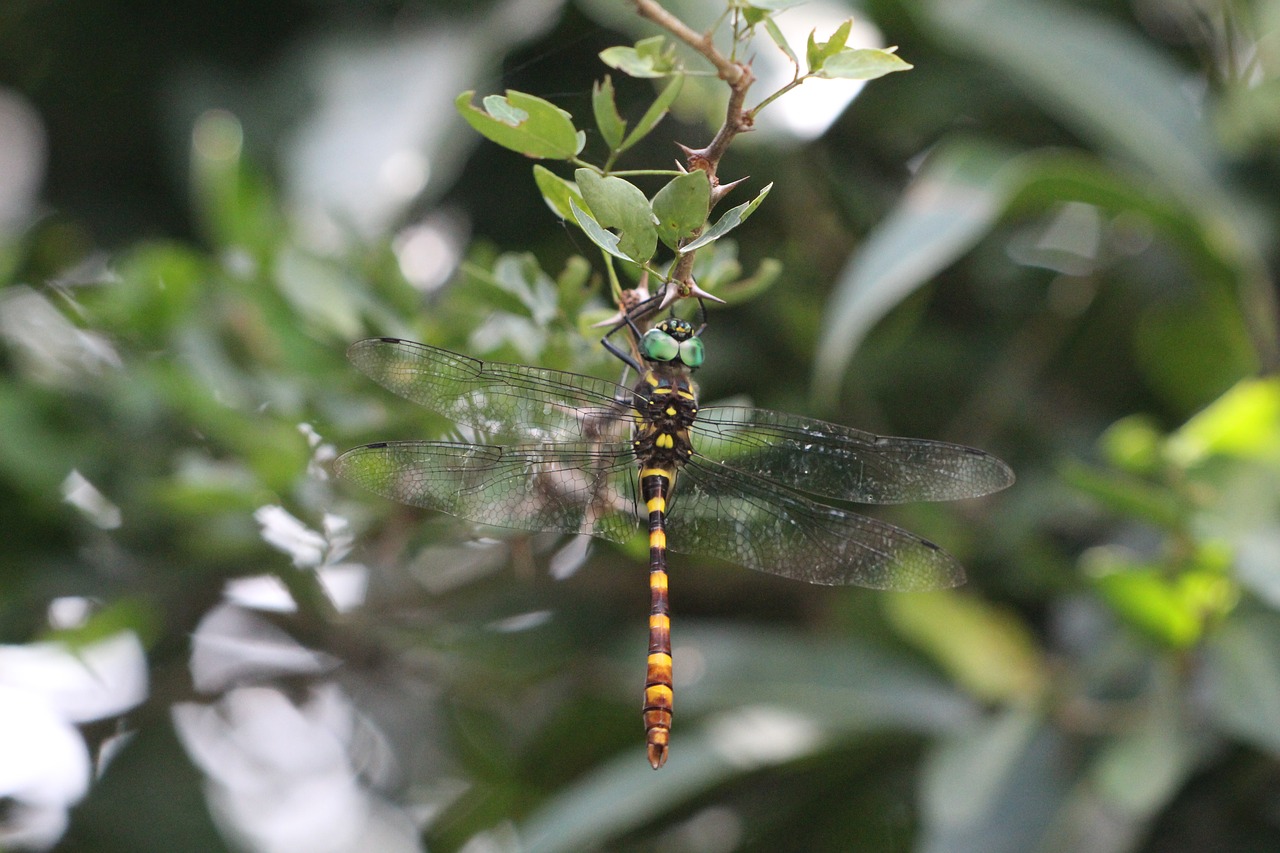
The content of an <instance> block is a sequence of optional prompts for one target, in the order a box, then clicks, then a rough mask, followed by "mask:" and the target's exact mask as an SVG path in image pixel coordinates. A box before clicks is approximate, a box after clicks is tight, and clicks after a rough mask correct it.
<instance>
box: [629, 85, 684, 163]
mask: <svg viewBox="0 0 1280 853" xmlns="http://www.w3.org/2000/svg"><path fill="white" fill-rule="evenodd" d="M683 85H684V78H683V77H677V78H675V79H674V80H672V81H671V82H670V83H668V84H667V85H666V88H664V89H663V90H662V91H661V92H659V93H658V97H657V98H655V99H654V101H653V103H652V104H650V105H649V109H647V110H645V113H644V115H642V116H641V117H640V121H638V122H636V126H635V128H634V129H633V130H632V131H631V134H630V135H629V136H627V138H626V140H624V141H623V143H622V145H621V147H619V148H618V151H619V152H622V151H626V150H627V149H628V148H630V147H631V146H632V145H635V144H636V143H637V142H639V141H640V140H641V139H644V138H645V137H646V136H648V135H649V131H651V130H653V129H654V128H655V127H656V126H657V125H658V122H660V121H662V118H663V116H665V115H666V114H667V110H668V109H670V107H671V103H672V102H673V101H674V100H675V99H676V95H679V94H680V87H681V86H683Z"/></svg>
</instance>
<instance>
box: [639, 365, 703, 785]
mask: <svg viewBox="0 0 1280 853" xmlns="http://www.w3.org/2000/svg"><path fill="white" fill-rule="evenodd" d="M635 407H636V413H637V414H636V434H635V439H634V441H633V443H632V447H633V448H634V450H635V453H636V460H637V461H638V462H639V464H640V494H641V497H642V498H643V500H644V503H645V508H646V510H647V511H648V514H649V597H650V605H649V662H648V673H647V677H646V679H645V687H644V727H645V736H646V739H647V742H648V751H649V763H650V764H651V765H652V766H653V768H654V769H655V770H656V769H658V768H659V767H661V766H662V765H663V763H664V762H665V761H666V760H667V745H668V742H669V740H670V736H671V715H672V696H673V694H672V686H671V609H670V604H669V600H668V598H667V534H666V517H667V502H668V499H669V498H670V496H671V492H672V490H673V489H674V488H675V482H676V472H677V471H678V470H679V468H680V466H681V465H683V464H684V463H685V462H687V461H688V459H689V456H690V454H691V453H692V446H691V445H690V443H689V427H690V426H691V425H692V424H693V421H694V418H695V417H696V416H697V413H698V401H697V397H696V395H695V393H694V389H693V386H692V384H691V383H690V382H689V376H688V371H687V370H686V369H683V368H681V367H680V366H678V365H661V366H659V367H657V368H655V369H653V370H650V371H649V372H647V373H646V374H645V375H644V377H643V378H642V379H641V381H640V383H639V384H638V385H637V386H636V391H635Z"/></svg>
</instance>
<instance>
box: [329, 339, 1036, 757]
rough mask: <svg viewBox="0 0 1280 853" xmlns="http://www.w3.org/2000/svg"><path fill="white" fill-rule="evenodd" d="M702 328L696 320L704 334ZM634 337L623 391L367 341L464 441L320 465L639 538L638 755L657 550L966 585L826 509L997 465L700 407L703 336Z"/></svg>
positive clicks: (377, 377)
mask: <svg viewBox="0 0 1280 853" xmlns="http://www.w3.org/2000/svg"><path fill="white" fill-rule="evenodd" d="M704 325H705V324H704ZM632 328H633V330H634V331H635V332H636V339H635V341H634V342H633V344H634V348H635V351H636V352H637V353H638V357H636V356H635V355H632V354H631V353H629V352H624V351H622V350H621V349H620V348H619V347H617V346H614V345H611V344H610V342H609V341H608V338H607V337H606V340H605V344H606V346H607V347H608V348H609V349H610V351H612V352H613V353H614V354H615V355H618V356H619V357H620V358H622V359H623V361H625V362H627V363H628V365H629V366H630V367H632V368H634V369H635V370H636V372H637V375H638V377H639V379H638V380H637V381H636V383H635V385H634V386H633V387H627V386H625V385H620V384H617V383H614V382H610V381H608V380H606V379H598V378H595V377H591V376H584V375H579V374H575V373H570V372H565V371H560V370H550V369H546V368H541V367H531V366H525V365H519V364H504V363H495V362H484V361H481V360H479V359H476V358H471V357H469V356H466V355H461V354H459V353H455V352H452V351H450V350H446V349H441V348H439V347H434V346H429V345H427V344H422V343H415V342H413V341H407V340H401V339H398V338H371V339H368V340H363V341H359V342H357V343H355V344H354V345H352V346H351V348H350V350H349V351H348V353H347V354H348V357H349V359H350V360H351V362H352V363H353V364H354V365H355V366H356V367H357V368H358V369H359V370H360V371H361V372H363V373H364V374H366V375H367V376H369V377H370V378H371V379H373V380H374V381H375V382H377V383H379V384H380V385H382V386H384V387H385V388H387V389H388V390H390V391H392V392H393V393H395V394H398V395H400V396H401V397H404V398H406V399H408V400H410V401H412V402H414V403H417V404H419V405H421V406H423V407H424V408H426V409H429V410H431V411H433V412H436V413H437V414H439V415H442V416H444V417H446V418H448V419H450V420H452V421H454V422H455V423H456V424H458V425H460V426H461V427H465V428H466V429H467V430H468V433H467V434H466V435H465V436H463V437H466V438H472V439H474V440H469V441H388V442H378V443H375V444H367V445H364V446H362V447H357V448H355V449H353V450H349V451H347V452H346V453H344V454H342V455H341V456H339V457H338V458H337V460H335V462H334V469H335V472H336V473H337V474H338V475H339V476H340V477H342V478H343V479H345V480H348V481H350V482H352V483H355V484H357V485H359V486H361V487H363V488H365V489H368V490H369V491H372V492H374V493H376V494H378V495H381V496H383V497H385V498H389V499H391V500H393V501H398V502H400V503H405V504H409V505H413V506H418V507H426V508H428V509H432V510H439V511H442V512H445V513H448V514H450V515H453V516H457V517H459V518H462V519H465V520H469V521H471V522H475V523H479V524H483V525H490V526H495V527H505V528H514V529H518V530H526V531H547V532H555V533H562V534H587V535H590V536H594V537H597V538H599V539H603V540H607V541H611V542H617V543H625V542H628V541H630V540H631V539H632V538H633V537H637V536H640V535H642V534H643V533H644V532H646V531H647V534H648V542H649V589H650V614H649V655H648V660H647V677H646V682H645V690H644V705H643V719H644V726H645V732H646V744H647V757H648V760H649V763H650V765H651V766H652V767H653V768H654V769H655V770H656V769H658V768H660V767H662V766H663V764H664V763H665V762H666V760H667V756H668V752H669V744H670V733H671V723H672V719H673V716H672V715H673V710H672V709H673V701H672V700H673V695H674V694H673V688H672V659H671V633H670V629H671V619H670V606H669V598H668V562H667V552H668V550H670V551H674V552H677V553H684V554H691V555H699V556H706V557H713V558H718V559H721V560H726V561H729V562H732V563H737V564H739V565H741V566H745V567H747V568H750V569H755V570H758V571H762V572H767V573H770V574H773V575H778V576H781V577H785V578H792V579H795V580H800V581H806V582H809V583H814V584H824V585H856V586H861V587H868V588H871V589H883V590H924V589H933V588H940V587H951V586H956V585H958V584H960V583H962V582H963V581H964V570H963V569H962V568H961V566H960V564H959V563H958V562H957V561H956V560H955V558H954V557H952V556H951V555H950V554H948V553H947V552H946V551H944V550H942V548H940V547H939V546H937V545H935V544H934V543H933V542H930V541H929V540H928V539H925V538H923V537H920V536H917V535H916V534H914V533H910V532H908V531H906V530H903V529H902V528H900V527H896V526H894V525H892V524H889V523H887V522H884V521H880V520H878V519H874V518H871V517H868V516H865V515H862V514H859V513H857V512H854V511H851V510H849V509H845V508H842V507H839V506H833V505H831V503H832V502H850V503H868V504H897V503H905V502H912V501H949V500H956V499H962V498H972V497H978V496H981V495H986V494H990V493H992V492H996V491H999V490H1000V489H1003V488H1005V487H1007V486H1009V485H1010V484H1011V483H1012V482H1013V479H1014V476H1013V472H1012V470H1011V469H1010V468H1009V467H1008V466H1007V465H1005V463H1003V462H1002V461H1000V460H999V459H998V458H996V457H995V456H993V455H991V454H989V453H986V452H984V451H981V450H976V449H973V448H970V447H965V446H962V445H958V444H949V443H945V442H940V441H931V440H927V439H916V438H893V437H884V436H877V435H873V434H871V433H867V432H862V431H860V430H856V429H853V428H850V427H847V426H841V425H839V424H834V423H827V422H825V421H820V420H815V419H812V418H807V417H801V416H797V415H792V414H785V413H782V412H774V411H769V410H767V409H761V408H755V407H753V406H708V407H706V408H700V407H699V404H698V397H697V388H696V386H695V384H694V383H693V381H692V379H691V373H692V371H693V370H694V369H695V368H697V367H699V366H700V365H701V364H702V363H703V361H704V358H705V350H704V346H703V342H702V339H701V338H700V337H699V333H700V331H701V330H700V329H698V330H695V329H694V327H693V325H692V324H691V323H690V322H689V321H687V320H683V319H681V318H679V317H675V316H674V315H673V316H671V317H669V318H667V319H664V320H662V321H661V322H659V323H657V324H656V325H654V326H653V328H650V329H648V330H647V331H645V332H644V333H643V334H642V335H641V334H640V333H639V329H638V328H635V326H634V325H633V326H632Z"/></svg>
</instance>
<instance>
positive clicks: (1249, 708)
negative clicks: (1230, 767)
mask: <svg viewBox="0 0 1280 853" xmlns="http://www.w3.org/2000/svg"><path fill="white" fill-rule="evenodd" d="M1204 675H1205V682H1206V688H1207V689H1206V690H1203V691H1201V693H1200V695H1202V696H1203V697H1204V699H1203V703H1204V704H1205V705H1206V706H1207V707H1208V711H1209V716H1210V718H1211V719H1212V720H1213V721H1214V722H1215V723H1216V724H1217V725H1218V727H1220V728H1221V729H1223V730H1224V731H1226V732H1227V733H1229V734H1231V735H1234V736H1236V737H1238V738H1240V739H1242V740H1244V741H1246V742H1248V743H1252V744H1254V745H1256V746H1258V747H1259V748H1260V749H1262V750H1263V751H1264V752H1268V753H1276V752H1280V619H1277V618H1276V617H1275V616H1274V615H1273V614H1265V615H1264V614H1250V615H1248V616H1243V617H1240V618H1236V619H1232V620H1231V621H1230V622H1228V623H1227V624H1226V625H1223V626H1222V628H1221V629H1219V630H1218V631H1217V632H1215V634H1214V635H1213V636H1212V637H1211V638H1210V639H1209V642H1208V648H1207V655H1206V656H1205V663H1204Z"/></svg>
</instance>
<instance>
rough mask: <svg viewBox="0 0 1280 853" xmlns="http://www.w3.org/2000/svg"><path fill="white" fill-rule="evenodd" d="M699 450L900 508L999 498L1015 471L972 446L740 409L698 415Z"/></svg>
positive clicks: (800, 483) (795, 483) (783, 479)
mask: <svg viewBox="0 0 1280 853" xmlns="http://www.w3.org/2000/svg"><path fill="white" fill-rule="evenodd" d="M692 432H693V437H692V441H693V447H694V450H695V451H696V452H697V453H698V454H699V455H700V456H703V457H705V458H707V459H709V460H711V461H713V462H718V463H720V464H721V465H725V466H727V467H729V468H733V469H735V470H738V471H743V472H746V473H749V474H754V475H755V476H758V477H763V478H765V479H768V480H772V481H774V482H776V483H781V484H782V485H784V486H787V487H788V488H791V489H796V490H798V491H801V492H808V493H809V494H814V495H821V496H824V497H828V498H835V499H837V500H846V501H854V502H858V503H874V504H894V503H908V502H911V501H949V500H957V499H960V498H972V497H978V496H979V495H986V494H990V493H991V492H997V491H999V490H1001V489H1003V488H1006V487H1007V486H1009V485H1011V484H1012V483H1013V471H1012V470H1010V468H1009V466H1008V465H1005V464H1004V463H1003V462H1001V461H1000V460H999V459H997V458H996V457H994V456H992V455H991V454H989V453H984V452H983V451H981V450H975V449H973V448H972V447H965V446H963V445H959V444H948V443H946V442H942V441H928V440H926V439H919V438H893V437H886V436H878V435H873V434H871V433H869V432H862V431H860V430H856V429H852V428H851V427H846V426H841V425H840V424H832V423H827V422H825V421H819V420H814V419H812V418H805V417H800V416H799V415H788V414H784V413H782V412H772V411H769V410H768V409H755V408H749V407H739V406H711V407H708V408H705V409H703V410H702V411H701V412H699V414H698V420H697V421H696V422H695V423H694V426H693V430H692Z"/></svg>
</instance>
